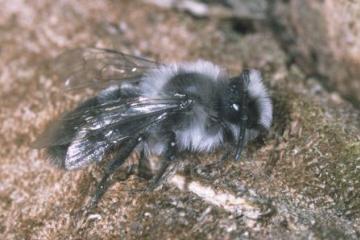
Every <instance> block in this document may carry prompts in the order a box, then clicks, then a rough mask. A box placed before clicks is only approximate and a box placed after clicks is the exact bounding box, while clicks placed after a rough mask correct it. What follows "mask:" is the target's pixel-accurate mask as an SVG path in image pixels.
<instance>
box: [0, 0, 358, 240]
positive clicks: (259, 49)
mask: <svg viewBox="0 0 360 240" xmlns="http://www.w3.org/2000/svg"><path fill="white" fill-rule="evenodd" d="M81 46H97V47H108V48H116V49H118V50H121V51H124V52H127V53H131V54H137V55H142V56H145V57H149V58H153V59H158V60H162V61H181V60H192V59H198V58H204V59H208V60H212V61H214V62H215V63H217V64H220V65H222V66H224V67H226V68H227V69H228V70H229V71H230V72H231V73H233V74H236V73H239V72H240V71H241V69H243V68H245V67H254V68H258V69H260V70H261V71H262V72H263V74H264V77H265V81H266V84H267V85H268V86H269V88H270V89H271V95H272V98H273V101H274V106H275V107H274V125H273V127H272V129H271V131H270V133H269V135H268V137H267V138H266V139H265V141H264V142H262V141H255V142H253V143H251V144H249V145H248V146H247V147H246V151H245V152H244V156H243V160H242V161H241V162H234V161H228V162H226V163H225V164H224V165H220V166H217V167H211V165H209V164H211V163H213V162H215V161H216V160H218V159H219V157H220V156H221V150H220V151H219V152H218V153H214V154H208V155H196V154H184V156H182V158H183V159H184V162H185V163H186V164H184V165H185V167H184V169H183V170H182V173H181V174H182V175H181V176H188V177H189V178H190V179H193V180H194V181H195V180H196V182H201V184H203V185H204V186H209V187H211V189H214V191H210V190H209V191H210V192H211V193H213V192H214V194H217V193H219V192H220V193H223V192H226V193H229V194H230V193H231V194H230V196H236V198H235V197H234V198H233V197H231V199H235V200H236V199H249V201H248V200H246V201H245V202H246V205H244V204H243V202H241V204H242V205H240V206H242V208H244V206H246V207H247V208H246V209H249V207H248V203H252V202H256V203H257V204H258V205H256V206H255V205H254V209H262V207H261V206H268V205H270V206H271V207H272V208H273V211H271V213H269V214H268V215H266V216H264V217H263V218H261V219H260V220H259V219H258V218H253V219H255V220H251V219H250V220H249V215H247V216H243V215H241V214H239V213H238V212H239V211H238V212H237V213H236V211H235V213H234V212H232V211H229V209H231V208H228V207H227V208H226V209H225V208H222V207H221V204H219V205H220V206H215V205H213V204H211V201H204V199H202V198H201V197H199V196H198V195H199V194H198V195H197V194H194V193H192V192H189V191H186V189H185V190H184V189H183V190H181V189H178V188H176V187H174V186H173V185H171V184H169V185H166V186H164V187H163V188H162V189H159V190H157V191H155V192H143V191H140V190H141V189H143V188H144V187H145V186H147V183H148V182H147V181H146V180H144V179H142V178H140V177H137V176H132V177H130V178H129V179H128V180H126V181H120V179H121V178H122V176H121V174H120V173H119V174H117V175H116V176H115V177H114V180H115V181H114V182H115V183H114V185H113V186H112V187H111V188H110V189H109V190H108V192H107V193H106V194H105V195H104V197H103V199H102V200H101V202H100V203H99V205H98V207H97V208H96V209H94V211H93V212H90V213H88V214H83V212H82V211H81V210H82V207H83V206H84V204H85V203H86V200H87V199H88V197H89V195H90V194H91V193H92V192H93V191H94V186H95V184H96V182H97V181H99V179H100V177H101V166H91V167H88V168H85V169H82V170H79V171H68V172H65V171H62V170H59V169H57V168H55V167H54V166H52V165H51V164H50V162H49V161H47V159H46V156H44V155H43V153H42V152H40V151H37V150H33V149H31V148H30V146H29V145H30V143H31V142H32V141H33V140H35V138H36V136H38V135H39V134H40V133H41V132H42V131H43V130H44V128H45V127H46V125H48V124H49V122H50V121H51V120H54V119H56V118H57V117H58V116H59V114H60V113H61V112H62V111H64V110H66V109H67V110H68V109H70V108H71V107H72V106H74V103H75V102H79V101H80V100H81V95H80V94H76V95H75V94H74V93H71V92H64V91H63V89H61V88H60V87H59V86H60V85H61V83H62V82H61V80H59V79H57V78H56V77H54V76H52V75H49V74H48V71H47V69H48V67H49V64H50V63H51V61H50V59H52V58H53V57H54V56H56V55H58V54H60V53H61V52H63V51H65V50H66V49H69V48H74V47H81ZM0 47H1V51H0V69H1V71H0V98H1V102H0V132H1V136H2V137H1V138H0V146H1V148H0V156H1V158H0V238H1V239H119V238H120V239H235V238H243V239H248V238H251V239H265V238H266V239H289V238H291V239H309V238H310V239H311V238H313V239H358V238H359V237H360V233H359V229H360V211H359V209H360V200H359V199H360V192H359V189H360V182H359V177H358V176H359V171H360V168H359V166H360V163H359V162H360V151H359V149H360V126H359V120H360V116H359V111H358V110H356V109H354V108H353V107H352V106H351V104H349V103H348V102H347V101H345V100H343V99H342V97H341V96H340V95H338V94H336V93H329V92H328V91H326V90H325V89H323V88H322V85H321V84H319V83H318V80H319V79H318V78H315V77H314V78H311V79H308V78H307V77H306V75H305V74H304V72H303V71H302V70H301V68H299V67H298V66H297V65H292V66H291V68H287V64H286V63H287V59H288V55H287V54H288V52H284V51H283V50H282V49H281V48H280V47H279V46H278V43H277V41H276V39H274V37H273V34H272V33H271V31H267V30H262V31H254V32H248V33H246V34H245V33H239V32H238V31H234V28H233V24H232V23H231V22H229V21H222V20H219V19H216V18H209V19H195V18H194V17H192V16H189V15H187V14H185V13H182V12H175V11H173V10H171V9H160V8H158V7H155V6H153V5H144V3H141V2H138V1H91V2H89V1H86V0H80V1H70V0H63V1H49V0H38V1H32V2H30V1H23V0H14V1H0ZM190 190H191V191H193V192H195V190H194V189H190ZM236 201H239V200H236ZM241 201H242V200H241ZM250 205H251V204H250ZM250 209H251V208H250ZM240 212H241V211H240ZM255 213H256V212H255ZM250 216H251V215H250Z"/></svg>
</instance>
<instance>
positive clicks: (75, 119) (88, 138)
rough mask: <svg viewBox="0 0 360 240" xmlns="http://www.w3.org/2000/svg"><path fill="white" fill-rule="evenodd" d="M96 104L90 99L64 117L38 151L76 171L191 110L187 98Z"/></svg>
mask: <svg viewBox="0 0 360 240" xmlns="http://www.w3.org/2000/svg"><path fill="white" fill-rule="evenodd" d="M96 101H97V100H96V98H93V99H90V100H88V101H87V102H85V103H84V104H82V105H80V106H79V107H78V108H77V109H75V110H74V111H72V112H70V113H68V114H66V115H64V116H63V117H62V118H61V119H60V120H59V121H58V122H56V123H55V125H53V127H50V128H49V129H48V130H47V131H46V132H45V133H44V134H43V135H42V136H41V138H40V139H39V140H38V141H37V142H36V143H35V147H38V148H43V147H46V148H47V150H48V152H49V154H50V155H51V156H52V157H53V159H54V160H55V163H57V164H58V165H60V166H63V167H65V168H66V169H76V168H79V167H82V166H85V165H87V164H89V163H91V162H93V161H101V160H102V159H103V157H104V156H105V154H106V153H107V152H108V151H109V150H111V149H112V148H114V147H116V146H119V145H121V143H122V142H123V141H126V140H128V139H129V138H131V137H133V136H137V135H139V134H140V133H145V132H146V131H147V130H148V128H149V127H151V126H153V125H154V124H156V123H159V122H162V121H163V120H165V119H167V117H168V116H170V115H172V114H173V113H176V112H180V111H184V109H186V108H187V107H188V106H189V102H188V100H186V99H184V97H171V98H159V99H149V98H144V97H136V98H131V99H124V98H122V99H116V100H112V101H107V102H103V103H98V102H96Z"/></svg>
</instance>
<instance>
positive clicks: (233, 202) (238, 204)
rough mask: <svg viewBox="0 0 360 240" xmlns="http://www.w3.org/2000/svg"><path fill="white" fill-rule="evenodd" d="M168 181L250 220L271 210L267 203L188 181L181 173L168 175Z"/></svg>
mask: <svg viewBox="0 0 360 240" xmlns="http://www.w3.org/2000/svg"><path fill="white" fill-rule="evenodd" d="M168 183H170V184H172V185H174V186H176V187H177V188H179V189H180V190H183V191H186V190H187V191H190V192H192V193H194V194H196V195H197V196H199V197H200V198H201V199H203V200H204V201H206V202H208V203H210V204H212V205H215V206H217V207H220V208H223V209H224V210H225V211H228V212H231V213H235V214H236V215H241V216H244V217H246V218H248V219H251V220H259V219H261V218H262V217H264V216H265V215H269V214H270V213H271V212H272V211H273V208H272V207H271V206H269V204H262V203H259V202H258V201H256V200H252V199H250V198H245V197H238V196H236V195H235V194H233V193H231V192H230V191H227V190H216V189H214V188H213V187H212V186H209V185H206V184H204V183H201V182H200V181H195V180H190V181H189V180H187V179H186V177H185V176H183V175H181V174H175V175H173V176H172V177H170V178H169V179H168Z"/></svg>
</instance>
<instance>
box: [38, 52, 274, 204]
mask: <svg viewBox="0 0 360 240" xmlns="http://www.w3.org/2000/svg"><path fill="white" fill-rule="evenodd" d="M55 68H56V69H57V70H56V71H57V73H58V74H60V77H61V78H63V80H64V81H65V85H66V87H69V88H78V87H84V86H85V87H90V88H94V89H99V88H100V89H102V90H100V91H99V92H98V94H97V95H96V96H95V97H93V98H90V99H88V100H86V101H85V102H83V103H82V104H80V105H79V106H78V107H76V108H75V109H74V110H73V111H71V112H69V113H66V114H64V115H63V116H62V117H61V118H60V119H59V120H58V121H57V122H55V123H54V124H53V125H51V127H49V128H48V129H47V130H46V131H45V133H44V134H43V135H42V136H41V137H40V138H39V140H37V142H36V143H35V146H36V147H38V148H46V150H47V153H48V154H49V156H50V157H51V159H53V161H54V162H55V163H56V164H57V165H59V166H61V167H63V168H65V169H67V170H73V169H78V168H82V167H84V166H86V165H88V164H90V163H92V162H100V161H102V160H103V159H104V158H106V156H109V153H110V152H112V153H113V154H112V155H111V156H112V159H111V160H110V162H109V164H108V165H107V167H106V168H105V173H104V176H103V178H102V180H101V181H100V183H99V184H98V186H97V190H96V194H95V200H94V201H95V202H96V201H97V200H98V199H99V198H100V197H101V195H102V194H103V193H104V191H105V186H106V184H107V182H108V178H109V177H110V176H111V175H112V173H113V172H114V171H115V170H116V169H118V168H119V167H120V166H121V165H122V164H123V163H124V162H125V160H126V159H127V158H128V157H129V155H130V154H131V153H132V152H133V151H137V152H138V153H139V154H140V155H141V159H140V163H141V162H143V163H144V162H146V161H148V158H149V157H150V156H151V155H157V156H160V157H161V159H163V164H162V167H161V168H160V170H159V173H158V175H157V176H155V177H154V178H153V184H154V185H156V184H158V183H159V180H160V179H161V178H162V176H164V174H165V173H166V171H167V170H168V167H169V165H170V164H171V162H173V161H175V160H176V154H177V152H179V151H193V152H211V151H212V150H214V149H216V148H219V147H223V146H224V144H226V143H230V144H232V146H233V149H234V153H235V159H240V155H241V152H242V149H243V147H244V144H245V143H246V142H247V141H248V140H250V139H253V138H255V137H256V136H257V135H259V133H261V132H262V131H267V130H268V129H269V127H270V125H271V122H272V103H271V100H270V97H269V95H268V93H267V89H266V88H265V86H264V84H263V82H262V78H261V76H260V73H259V72H258V71H256V70H245V71H243V72H242V73H241V74H240V75H239V76H236V77H232V78H229V77H227V75H226V73H225V71H224V70H222V69H221V68H220V67H219V66H217V65H214V64H212V63H210V62H207V61H203V60H198V61H195V62H185V63H178V64H160V63H157V62H155V61H150V60H146V59H143V58H139V57H135V56H131V55H126V54H123V53H121V52H117V51H114V50H108V49H98V48H86V49H76V50H72V51H68V52H66V53H65V54H63V55H62V56H60V57H59V59H58V60H57V63H56V66H55ZM114 151H115V153H114Z"/></svg>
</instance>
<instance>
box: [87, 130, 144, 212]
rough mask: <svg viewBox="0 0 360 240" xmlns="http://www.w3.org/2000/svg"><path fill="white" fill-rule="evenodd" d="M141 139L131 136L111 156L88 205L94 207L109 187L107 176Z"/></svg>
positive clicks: (122, 161) (123, 160)
mask: <svg viewBox="0 0 360 240" xmlns="http://www.w3.org/2000/svg"><path fill="white" fill-rule="evenodd" d="M140 141H141V136H137V137H134V138H131V139H130V140H128V141H127V142H125V144H124V145H123V146H122V147H121V149H120V151H119V152H117V154H116V155H115V156H114V157H113V160H112V161H110V163H109V164H108V165H107V166H106V168H105V172H104V175H103V177H102V178H101V180H100V182H99V183H98V184H97V186H96V190H95V194H94V196H93V197H92V198H91V200H90V203H89V207H90V208H92V207H95V206H96V205H97V203H98V202H99V200H100V199H101V197H102V196H103V195H104V193H105V192H106V190H107V188H108V187H109V181H108V180H109V177H110V176H111V175H112V174H113V173H114V172H115V171H116V170H117V169H118V168H119V167H120V166H121V165H122V164H123V163H124V162H125V160H126V159H127V158H128V157H129V156H130V154H131V153H132V152H133V150H134V149H135V147H136V146H137V145H138V143H139V142H140Z"/></svg>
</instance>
